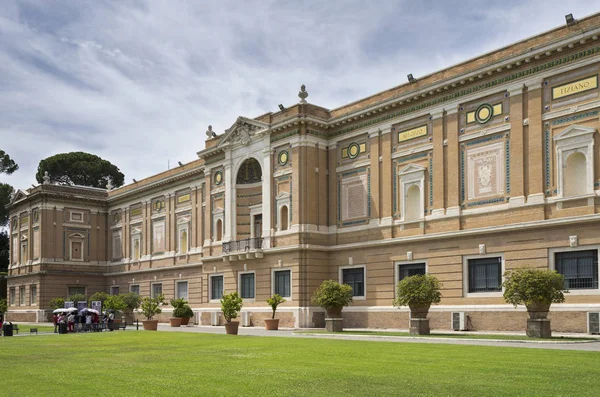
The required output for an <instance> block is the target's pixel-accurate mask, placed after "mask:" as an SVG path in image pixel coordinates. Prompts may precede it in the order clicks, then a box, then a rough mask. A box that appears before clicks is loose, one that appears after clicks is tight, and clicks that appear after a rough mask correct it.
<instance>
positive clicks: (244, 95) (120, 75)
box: [0, 0, 600, 189]
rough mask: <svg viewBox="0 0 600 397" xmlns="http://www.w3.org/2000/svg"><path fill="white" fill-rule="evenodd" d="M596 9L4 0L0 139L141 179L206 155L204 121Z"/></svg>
mask: <svg viewBox="0 0 600 397" xmlns="http://www.w3.org/2000/svg"><path fill="white" fill-rule="evenodd" d="M599 11H600V2H599V1H598V0H581V1H575V0H569V1H566V0H544V1H525V0H515V1H513V0H503V1H483V0H479V1H470V0H463V1H453V0H452V1H450V0H449V1H443V0H438V1H430V0H421V1H418V0H415V1H388V0H377V1H373V0H372V1H366V0H363V1H353V0H321V1H302V0H294V1H283V0H280V1H268V0H263V1H253V0H247V1H229V0H220V1H201V0H164V1H160V0H133V1H128V0H114V1H104V0H78V1H73V0H0V148H1V149H3V150H5V151H6V152H8V153H9V154H10V156H11V157H12V158H13V159H14V160H15V161H16V162H17V163H18V164H19V166H20V169H19V170H18V171H17V172H15V173H14V174H13V175H10V176H6V175H0V182H4V183H10V184H12V185H13V186H14V187H15V188H21V189H24V188H28V187H30V186H31V184H37V182H36V181H35V173H36V171H37V166H38V163H39V161H40V160H42V159H44V158H46V157H49V156H52V155H54V154H58V153H65V152H71V151H84V152H89V153H93V154H96V155H98V156H100V157H102V158H104V159H106V160H109V161H110V162H112V163H113V164H115V165H116V166H117V167H119V168H120V170H121V172H123V173H124V174H125V180H126V183H131V182H132V178H135V179H137V180H140V179H142V178H145V177H148V176H150V175H153V174H156V173H158V172H161V171H164V170H166V169H167V168H168V167H169V165H170V166H171V167H173V165H176V164H177V162H178V161H181V162H183V163H187V162H189V161H192V160H194V159H196V158H197V155H196V152H197V151H199V150H201V149H203V148H204V140H205V137H206V134H205V131H206V129H207V127H208V125H212V126H213V129H214V130H215V131H216V132H217V133H218V134H221V133H223V131H224V130H225V129H227V128H229V127H230V126H231V125H232V124H233V123H234V122H235V120H236V118H237V117H238V116H246V117H251V118H253V117H256V116H258V115H261V114H264V113H266V112H270V111H271V112H275V111H277V109H278V108H277V105H278V104H280V103H281V104H283V105H284V106H290V105H293V104H294V103H297V102H298V100H299V98H298V96H297V94H298V91H299V88H300V85H302V84H305V85H306V89H307V91H308V93H309V96H308V98H307V100H308V102H310V103H314V104H316V105H319V106H323V107H326V108H330V109H332V108H336V107H340V106H342V105H344V104H346V103H350V102H353V101H356V100H358V99H360V98H363V97H366V96H369V95H372V94H374V93H377V92H379V91H382V90H385V89H388V88H391V87H394V86H397V85H400V84H403V83H405V82H406V75H407V74H409V73H412V74H413V75H414V76H415V77H416V78H419V76H423V75H425V74H429V73H432V72H435V71H437V70H440V69H443V68H446V67H448V66H451V65H453V64H456V63H459V62H462V61H465V60H467V59H470V58H473V57H475V56H478V55H481V54H483V53H486V52H489V51H493V50H495V49H498V48H500V47H503V46H506V45H508V44H511V43H513V42H516V41H519V40H522V39H524V38H527V37H530V36H533V35H537V34H539V33H541V32H543V31H546V30H549V29H552V28H554V27H558V26H561V25H563V24H564V23H565V18H564V16H565V15H566V14H569V13H573V15H574V17H575V18H581V17H584V16H587V15H590V14H593V13H596V12H599Z"/></svg>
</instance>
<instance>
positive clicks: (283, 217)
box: [279, 205, 288, 230]
mask: <svg viewBox="0 0 600 397" xmlns="http://www.w3.org/2000/svg"><path fill="white" fill-rule="evenodd" d="M279 224H280V225H281V226H280V228H279V229H280V230H288V207H287V205H284V206H282V207H281V210H280V213H279Z"/></svg>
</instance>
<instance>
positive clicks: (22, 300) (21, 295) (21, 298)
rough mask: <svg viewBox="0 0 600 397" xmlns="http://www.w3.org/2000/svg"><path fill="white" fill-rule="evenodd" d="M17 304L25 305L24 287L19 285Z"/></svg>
mask: <svg viewBox="0 0 600 397" xmlns="http://www.w3.org/2000/svg"><path fill="white" fill-rule="evenodd" d="M19 305H20V306H25V287H19Z"/></svg>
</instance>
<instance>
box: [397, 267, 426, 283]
mask: <svg viewBox="0 0 600 397" xmlns="http://www.w3.org/2000/svg"><path fill="white" fill-rule="evenodd" d="M417 274H425V264H424V263H414V264H410V265H398V281H401V280H402V279H403V278H405V277H411V276H416V275H417Z"/></svg>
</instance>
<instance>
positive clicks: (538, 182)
mask: <svg viewBox="0 0 600 397" xmlns="http://www.w3.org/2000/svg"><path fill="white" fill-rule="evenodd" d="M525 85H526V86H527V102H528V103H527V113H528V114H527V118H528V119H529V126H528V128H529V137H528V138H529V146H528V149H529V150H528V153H527V156H528V159H527V166H528V171H529V172H528V179H529V181H528V187H529V189H528V196H527V202H528V203H543V202H544V159H543V155H542V153H543V150H542V148H543V147H544V139H543V128H542V127H543V125H542V80H541V79H536V80H532V81H528V82H525Z"/></svg>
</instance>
